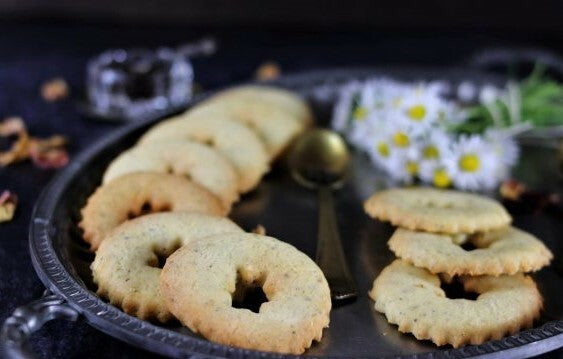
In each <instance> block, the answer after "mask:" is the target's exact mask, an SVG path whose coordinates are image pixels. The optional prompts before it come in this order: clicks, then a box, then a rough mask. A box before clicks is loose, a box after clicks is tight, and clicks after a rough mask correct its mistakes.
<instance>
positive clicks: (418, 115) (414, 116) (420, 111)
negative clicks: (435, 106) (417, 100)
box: [407, 105, 426, 122]
mask: <svg viewBox="0 0 563 359" xmlns="http://www.w3.org/2000/svg"><path fill="white" fill-rule="evenodd" d="M407 113H408V116H409V117H410V118H411V120H413V121H418V122H420V121H422V120H423V119H424V116H426V107H424V105H414V106H411V107H409V109H408V110H407Z"/></svg>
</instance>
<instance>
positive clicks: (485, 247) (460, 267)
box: [388, 226, 553, 276]
mask: <svg viewBox="0 0 563 359" xmlns="http://www.w3.org/2000/svg"><path fill="white" fill-rule="evenodd" d="M468 241H469V242H470V243H471V244H473V245H474V246H475V247H477V249H474V250H472V251H466V250H465V249H463V248H462V247H461V246H460V245H458V244H456V243H454V242H453V240H452V236H450V235H446V234H435V233H426V232H413V231H410V230H408V229H402V228H398V229H397V230H396V231H395V233H394V234H393V236H392V237H391V239H390V240H389V243H388V244H389V248H390V249H391V250H392V251H393V252H394V253H395V255H396V256H397V257H400V258H402V259H405V260H407V261H408V262H411V263H413V264H414V265H415V266H417V267H422V268H426V269H428V270H429V271H430V272H432V273H447V274H448V275H450V276H453V275H484V274H486V275H493V276H497V275H500V274H515V273H518V272H531V271H537V270H539V269H541V268H542V267H544V266H546V265H548V264H549V262H550V261H551V259H552V258H553V255H552V254H551V252H550V251H549V249H547V247H546V246H545V245H544V244H543V243H542V241H540V240H539V239H537V238H536V237H534V236H533V235H531V234H529V233H527V232H524V231H521V230H519V229H517V228H514V227H510V226H509V227H503V228H501V229H497V230H493V231H489V232H485V233H477V234H474V235H471V236H469V238H468Z"/></svg>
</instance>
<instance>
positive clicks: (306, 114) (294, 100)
mask: <svg viewBox="0 0 563 359" xmlns="http://www.w3.org/2000/svg"><path fill="white" fill-rule="evenodd" d="M213 99H214V101H219V100H223V99H227V100H231V101H233V100H235V101H236V100H237V99H251V100H256V101H264V102H267V103H269V104H271V105H272V106H277V107H279V108H281V109H283V110H285V111H288V112H289V113H291V114H292V115H293V116H294V117H295V118H296V119H297V120H299V121H300V122H302V123H305V124H306V125H307V126H309V125H311V124H312V123H313V113H312V111H311V109H310V108H309V106H308V105H307V103H306V102H305V101H304V100H303V99H302V98H300V97H299V96H298V95H296V94H295V93H293V92H291V91H288V90H285V89H283V88H279V87H272V86H264V85H244V86H236V87H232V88H229V89H226V90H223V91H221V92H219V93H217V94H216V95H215V96H213Z"/></svg>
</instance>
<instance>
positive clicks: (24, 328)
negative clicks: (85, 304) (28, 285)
mask: <svg viewBox="0 0 563 359" xmlns="http://www.w3.org/2000/svg"><path fill="white" fill-rule="evenodd" d="M78 316H79V313H78V311H76V310H75V309H74V308H72V307H71V306H70V305H68V304H67V303H66V301H65V300H64V299H62V298H60V297H58V296H57V295H56V294H53V293H51V292H50V291H49V290H46V291H45V292H44V293H43V296H42V297H41V298H39V299H37V300H34V301H33V302H31V303H29V304H26V305H23V306H21V307H18V308H17V309H16V310H15V311H14V313H13V314H12V315H11V316H10V317H8V319H6V321H5V322H4V324H3V325H2V331H1V332H0V353H1V354H2V357H4V358H13V359H33V358H36V355H35V353H34V352H33V350H32V349H31V346H30V345H29V343H28V341H29V338H30V337H31V335H32V334H33V333H34V332H36V331H37V330H39V329H41V327H43V324H45V323H47V322H48V321H50V320H53V319H66V320H70V321H76V320H77V319H78Z"/></svg>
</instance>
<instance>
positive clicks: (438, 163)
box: [419, 128, 454, 183]
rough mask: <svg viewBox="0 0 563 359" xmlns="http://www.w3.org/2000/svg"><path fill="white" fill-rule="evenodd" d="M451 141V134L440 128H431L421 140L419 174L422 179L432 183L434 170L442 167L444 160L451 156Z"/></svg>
mask: <svg viewBox="0 0 563 359" xmlns="http://www.w3.org/2000/svg"><path fill="white" fill-rule="evenodd" d="M453 141H454V140H453V138H452V136H451V135H450V134H448V133H446V132H445V131H444V130H442V129H441V128H435V129H433V130H432V131H431V132H429V133H428V134H427V136H425V137H424V138H423V139H422V140H421V143H420V154H421V155H420V157H421V160H420V161H421V170H420V175H419V176H420V178H421V179H422V180H423V181H425V182H427V183H432V182H433V181H434V177H435V175H436V174H435V172H436V170H437V169H443V168H444V160H445V159H447V158H449V157H451V156H452V143H453ZM441 182H443V181H441Z"/></svg>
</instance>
